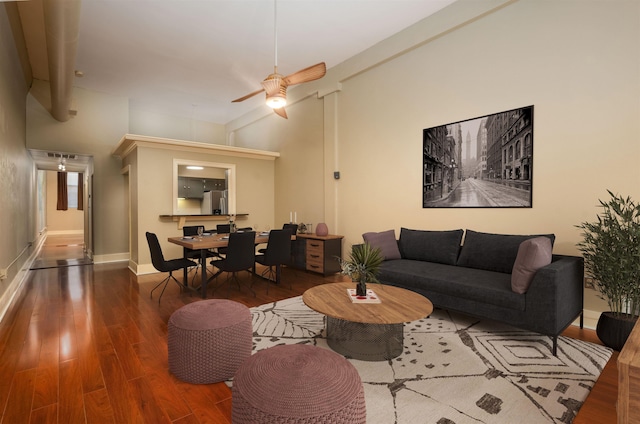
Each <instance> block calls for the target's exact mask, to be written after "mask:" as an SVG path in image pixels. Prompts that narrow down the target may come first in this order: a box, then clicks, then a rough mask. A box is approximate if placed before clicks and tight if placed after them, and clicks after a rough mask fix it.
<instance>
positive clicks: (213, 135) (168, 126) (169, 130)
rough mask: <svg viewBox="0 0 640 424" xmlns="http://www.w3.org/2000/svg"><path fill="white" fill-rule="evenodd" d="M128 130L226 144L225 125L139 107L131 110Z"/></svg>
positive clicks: (156, 135)
mask: <svg viewBox="0 0 640 424" xmlns="http://www.w3.org/2000/svg"><path fill="white" fill-rule="evenodd" d="M128 132H129V133H130V134H140V135H146V136H151V137H164V138H173V139H176V140H190V141H199V142H202V143H212V144H225V142H226V141H225V137H226V135H225V128H224V125H220V124H214V123H211V122H203V121H199V120H197V119H189V118H182V117H179V116H171V115H164V114H159V113H155V112H151V111H145V110H139V109H130V110H129V131H128Z"/></svg>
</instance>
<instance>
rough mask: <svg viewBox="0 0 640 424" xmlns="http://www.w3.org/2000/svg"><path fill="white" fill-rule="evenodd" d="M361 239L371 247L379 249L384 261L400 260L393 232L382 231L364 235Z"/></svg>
mask: <svg viewBox="0 0 640 424" xmlns="http://www.w3.org/2000/svg"><path fill="white" fill-rule="evenodd" d="M362 238H363V239H364V241H365V243H369V244H370V245H371V247H378V248H380V250H381V251H382V256H383V257H384V260H385V261H388V260H390V259H400V258H401V256H400V249H398V241H397V240H396V232H395V230H388V231H382V232H380V233H373V232H371V233H364V234H363V235H362Z"/></svg>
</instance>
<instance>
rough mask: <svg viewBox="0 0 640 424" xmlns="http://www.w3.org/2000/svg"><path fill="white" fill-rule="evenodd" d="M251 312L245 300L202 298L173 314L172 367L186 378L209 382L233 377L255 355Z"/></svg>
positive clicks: (169, 326) (178, 376)
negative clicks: (244, 303) (241, 301)
mask: <svg viewBox="0 0 640 424" xmlns="http://www.w3.org/2000/svg"><path fill="white" fill-rule="evenodd" d="M251 324H252V323H251V312H250V311H249V308H247V307H246V306H244V305H243V304H241V303H238V302H234V301H231V300H224V299H211V300H202V301H199V302H194V303H190V304H188V305H185V306H183V307H182V308H180V309H178V310H177V311H175V312H174V313H173V314H172V315H171V317H170V318H169V323H168V325H167V327H168V342H167V344H168V350H169V371H171V373H173V375H175V376H176V377H177V378H179V379H180V380H182V381H186V382H188V383H194V384H209V383H216V382H219V381H224V380H228V379H229V378H231V377H233V375H234V374H235V372H236V371H237V370H238V367H239V366H240V364H242V363H243V362H244V361H245V360H246V359H247V358H248V357H249V356H251V344H252V336H253V328H252V325H251Z"/></svg>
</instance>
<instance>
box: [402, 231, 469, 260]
mask: <svg viewBox="0 0 640 424" xmlns="http://www.w3.org/2000/svg"><path fill="white" fill-rule="evenodd" d="M463 234H464V231H463V230H449V231H423V230H410V229H407V228H402V229H401V230H400V242H399V244H400V253H401V254H402V258H403V259H413V260H417V261H426V262H436V263H441V264H448V265H455V264H456V261H457V259H458V252H459V251H460V242H461V241H462V235H463Z"/></svg>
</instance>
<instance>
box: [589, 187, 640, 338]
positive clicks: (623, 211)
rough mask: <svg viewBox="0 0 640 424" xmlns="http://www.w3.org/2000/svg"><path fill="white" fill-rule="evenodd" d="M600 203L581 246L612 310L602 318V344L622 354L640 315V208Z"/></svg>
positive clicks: (614, 200) (613, 198) (615, 199)
mask: <svg viewBox="0 0 640 424" xmlns="http://www.w3.org/2000/svg"><path fill="white" fill-rule="evenodd" d="M607 192H608V193H609V196H610V199H609V200H608V201H606V202H605V201H602V200H599V202H600V206H601V207H602V212H601V213H600V214H599V215H598V216H597V218H598V220H597V221H594V222H583V223H582V224H580V225H578V226H577V227H578V228H580V229H581V230H582V236H583V240H582V242H580V243H578V245H577V246H578V249H579V250H580V251H581V252H582V255H583V257H584V261H585V270H586V272H587V275H589V276H590V277H592V278H593V281H594V284H595V287H596V289H597V290H598V291H599V292H600V294H601V297H602V298H603V299H605V300H606V301H607V303H608V306H609V309H610V310H609V311H607V312H603V313H602V314H601V315H600V318H599V320H598V324H597V327H596V333H597V334H598V337H599V338H600V340H601V341H602V342H603V343H604V344H605V345H606V346H609V347H611V348H612V349H615V350H621V349H622V347H623V346H624V343H625V342H626V341H627V338H628V337H629V333H631V330H632V329H633V326H634V325H635V322H636V320H637V319H638V316H639V315H640V205H638V204H636V203H635V202H634V201H632V200H631V198H630V197H626V198H625V197H622V196H620V195H615V194H613V192H611V191H609V190H607Z"/></svg>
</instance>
